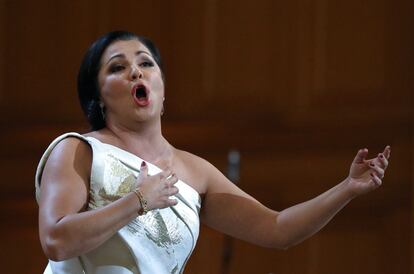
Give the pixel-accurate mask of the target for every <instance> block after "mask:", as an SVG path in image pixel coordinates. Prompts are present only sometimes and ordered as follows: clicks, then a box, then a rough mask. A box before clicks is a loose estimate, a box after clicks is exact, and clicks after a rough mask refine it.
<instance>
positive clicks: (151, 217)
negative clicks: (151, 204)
mask: <svg viewBox="0 0 414 274" xmlns="http://www.w3.org/2000/svg"><path fill="white" fill-rule="evenodd" d="M179 223H180V221H179V220H178V219H177V217H176V216H174V217H173V220H171V219H170V218H167V219H164V218H163V217H162V215H161V213H160V212H159V210H153V211H150V212H148V214H146V215H143V216H140V217H139V218H136V219H135V220H133V221H132V222H130V223H129V224H128V228H129V230H130V231H131V232H132V233H137V234H142V235H145V236H146V237H147V238H148V239H149V240H151V241H152V242H153V243H155V244H156V245H157V246H159V247H162V248H168V247H170V246H172V245H177V244H180V243H181V241H182V235H181V234H182V231H180V225H179ZM167 253H169V252H168V250H167Z"/></svg>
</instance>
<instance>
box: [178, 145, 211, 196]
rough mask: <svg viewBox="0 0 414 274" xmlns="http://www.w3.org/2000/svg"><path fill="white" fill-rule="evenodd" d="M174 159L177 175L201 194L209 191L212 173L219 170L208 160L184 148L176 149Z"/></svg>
mask: <svg viewBox="0 0 414 274" xmlns="http://www.w3.org/2000/svg"><path fill="white" fill-rule="evenodd" d="M174 159H175V160H174V169H176V172H177V175H178V176H179V177H181V179H182V180H183V181H184V182H186V183H188V184H189V185H190V186H192V187H193V188H194V189H196V190H197V191H198V192H199V193H200V194H205V193H206V192H207V191H208V184H209V181H210V180H209V178H210V177H211V174H212V173H215V172H219V171H218V170H217V168H215V167H214V166H213V165H212V164H211V163H209V162H208V161H207V160H205V159H203V158H201V157H199V156H197V155H195V154H192V153H190V152H187V151H184V150H180V149H174ZM174 171H175V170H174Z"/></svg>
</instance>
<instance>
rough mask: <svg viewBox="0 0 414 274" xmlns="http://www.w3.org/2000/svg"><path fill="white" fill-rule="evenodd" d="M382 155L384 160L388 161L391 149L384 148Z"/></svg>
mask: <svg viewBox="0 0 414 274" xmlns="http://www.w3.org/2000/svg"><path fill="white" fill-rule="evenodd" d="M383 154H384V157H385V158H386V159H389V158H390V155H391V147H390V146H386V147H385V149H384V152H383Z"/></svg>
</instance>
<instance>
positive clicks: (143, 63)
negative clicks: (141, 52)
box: [139, 61, 154, 68]
mask: <svg viewBox="0 0 414 274" xmlns="http://www.w3.org/2000/svg"><path fill="white" fill-rule="evenodd" d="M139 65H140V67H144V68H145V67H153V66H154V63H153V62H151V61H144V62H142V63H141V64H139Z"/></svg>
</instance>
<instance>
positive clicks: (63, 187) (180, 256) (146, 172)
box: [36, 32, 390, 273]
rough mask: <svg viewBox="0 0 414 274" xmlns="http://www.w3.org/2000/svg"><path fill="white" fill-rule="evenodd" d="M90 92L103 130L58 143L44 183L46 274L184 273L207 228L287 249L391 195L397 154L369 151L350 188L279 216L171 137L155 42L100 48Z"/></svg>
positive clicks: (86, 68) (96, 124)
mask: <svg viewBox="0 0 414 274" xmlns="http://www.w3.org/2000/svg"><path fill="white" fill-rule="evenodd" d="M78 92H79V98H80V101H81V105H82V108H83V110H84V112H85V114H86V116H87V118H88V120H89V122H90V124H91V126H92V129H93V131H92V132H90V133H87V134H84V135H79V134H77V133H67V134H64V135H62V136H60V137H58V138H57V139H56V140H55V141H53V142H52V144H51V145H50V146H49V148H48V149H47V150H46V152H45V154H44V155H43V157H42V159H41V161H40V164H39V167H38V170H37V174H36V190H37V199H38V202H39V231H40V240H41V244H42V247H43V250H44V252H45V254H46V255H47V257H48V258H49V259H50V263H49V265H48V267H47V269H46V271H45V272H46V273H84V272H86V273H182V272H183V269H184V266H185V263H186V262H187V260H188V258H189V256H190V254H191V252H192V250H193V249H194V246H195V243H196V240H197V237H198V231H199V219H201V221H202V222H203V223H204V224H206V225H208V226H210V227H212V228H215V229H217V230H219V231H222V232H224V233H227V234H229V235H232V236H234V237H237V238H240V239H243V240H246V241H248V242H251V243H255V244H258V245H261V246H266V247H272V248H281V249H286V248H288V247H289V246H291V245H294V244H297V243H299V242H301V241H303V240H304V239H306V238H307V237H309V236H311V235H313V234H314V233H316V232H317V231H318V230H320V229H321V228H322V227H323V226H324V225H325V224H326V223H327V222H328V221H329V220H330V219H331V218H332V217H333V216H334V215H335V214H336V213H337V212H338V211H339V210H340V209H342V208H343V207H344V206H345V205H346V204H347V203H348V202H349V201H351V200H352V199H353V198H355V197H357V196H359V195H361V194H363V193H366V192H369V191H372V190H374V189H376V188H377V187H379V186H380V185H381V182H382V178H383V177H384V171H385V169H386V167H387V165H388V158H389V156H390V148H389V147H388V146H387V147H386V148H385V149H384V151H383V152H382V153H380V154H378V157H376V158H373V159H369V160H366V159H365V158H366V157H367V154H368V150H367V149H361V150H359V151H358V153H357V155H356V157H355V159H354V161H353V163H352V165H351V168H350V172H349V176H348V177H347V178H346V179H345V180H344V181H343V182H341V183H339V184H338V185H336V186H335V187H333V188H332V189H330V190H328V191H327V192H325V193H323V194H321V195H319V196H318V197H316V198H314V199H312V200H310V201H307V202H305V203H302V204H298V205H296V206H293V207H291V208H288V209H285V210H283V211H281V212H277V211H273V210H271V209H268V208H266V207H265V206H263V205H262V204H260V203H259V202H258V201H256V200H255V199H254V198H252V197H251V196H249V195H248V194H246V193H244V192H243V191H242V190H240V189H239V188H237V186H235V185H234V184H232V183H231V182H230V181H229V180H228V179H227V178H226V177H225V176H224V175H223V174H221V173H220V172H219V171H218V170H217V169H216V168H215V167H214V166H212V165H211V164H209V163H208V162H207V161H205V160H203V159H201V158H199V157H197V156H195V155H193V154H190V153H188V152H184V151H181V150H178V149H176V148H174V147H173V146H172V145H171V144H169V143H168V141H167V140H166V139H165V138H164V137H163V135H162V132H161V116H162V114H163V102H164V96H165V93H164V75H163V72H162V69H161V60H160V56H159V53H158V50H157V49H156V47H155V46H154V45H153V44H152V43H151V42H150V41H149V40H148V39H145V38H143V37H139V36H136V35H135V34H132V33H128V32H111V33H108V34H106V35H105V36H103V37H101V38H99V39H98V40H97V41H96V42H95V43H94V44H93V45H92V46H91V48H90V49H89V50H88V52H87V53H86V55H85V57H84V60H83V62H82V64H81V67H80V71H79V76H78ZM184 182H185V183H184ZM200 197H203V200H202V201H201V198H200ZM200 206H201V210H200Z"/></svg>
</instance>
